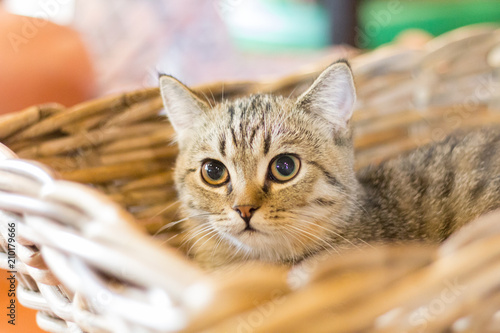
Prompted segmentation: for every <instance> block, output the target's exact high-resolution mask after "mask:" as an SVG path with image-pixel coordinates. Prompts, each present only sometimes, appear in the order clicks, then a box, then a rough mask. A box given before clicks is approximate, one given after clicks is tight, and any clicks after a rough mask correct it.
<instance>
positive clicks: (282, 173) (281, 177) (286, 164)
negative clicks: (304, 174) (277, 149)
mask: <svg viewBox="0 0 500 333" xmlns="http://www.w3.org/2000/svg"><path fill="white" fill-rule="evenodd" d="M299 169H300V160H299V158H298V157H296V156H294V155H278V156H276V157H275V158H274V160H273V161H272V162H271V164H270V165H269V178H270V179H271V180H274V181H276V182H279V183H284V182H287V181H289V180H291V179H293V177H295V176H296V175H297V173H298V172H299Z"/></svg>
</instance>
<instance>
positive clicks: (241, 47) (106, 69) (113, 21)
mask: <svg viewBox="0 0 500 333" xmlns="http://www.w3.org/2000/svg"><path fill="white" fill-rule="evenodd" d="M499 5H500V3H499V1H498V0H469V1H468V0H419V1H416V0H413V1H412V0H359V1H356V0H251V1H250V0H183V1H157V0H141V1H139V0H107V1H98V0H85V1H84V0H0V34H1V35H2V36H4V38H2V39H0V113H5V112H11V111H15V110H19V109H22V108H25V107H28V106H30V105H33V104H38V103H45V102H53V101H55V102H59V103H62V104H64V105H66V106H70V105H73V104H75V103H78V102H81V101H83V100H87V99H90V98H94V97H96V96H102V95H105V94H109V93H112V92H119V91H124V90H131V89H136V88H140V87H146V86H154V85H156V80H157V76H158V72H163V73H168V74H172V75H174V76H176V77H178V78H179V79H180V80H182V81H183V82H185V83H186V84H189V85H197V84H202V83H206V82H213V81H219V80H265V79H268V78H269V79H270V78H276V77H279V76H283V75H285V74H289V73H292V72H294V71H297V70H298V69H300V68H301V66H306V65H307V64H311V63H315V62H317V61H319V60H324V59H332V60H335V59H336V58H339V57H349V56H350V55H352V54H356V53H359V52H363V50H366V49H372V48H375V47H377V46H379V45H382V44H385V43H390V42H392V41H393V40H395V39H398V38H399V37H398V36H401V34H402V33H404V32H405V31H407V30H408V29H412V30H413V31H414V29H419V30H418V31H421V32H420V33H418V34H413V38H411V39H410V43H414V44H416V47H418V44H419V41H420V40H421V39H422V38H423V40H426V38H425V36H426V35H427V34H429V35H433V36H435V35H439V34H442V33H444V32H446V31H449V30H452V29H454V28H457V27H460V26H463V25H468V24H472V23H479V22H499V21H500V6H499ZM423 32H425V33H423ZM415 36H417V37H415ZM5 37H6V38H5Z"/></svg>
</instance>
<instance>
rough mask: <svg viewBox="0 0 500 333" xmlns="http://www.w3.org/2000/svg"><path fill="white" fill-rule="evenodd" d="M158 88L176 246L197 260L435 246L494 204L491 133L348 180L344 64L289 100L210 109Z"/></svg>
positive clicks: (497, 135)
mask: <svg viewBox="0 0 500 333" xmlns="http://www.w3.org/2000/svg"><path fill="white" fill-rule="evenodd" d="M161 89H162V94H163V98H164V102H165V106H166V109H167V113H168V115H169V118H170V120H171V122H172V124H173V126H174V128H175V129H176V131H177V134H178V142H179V147H180V153H179V157H178V161H177V167H176V176H175V178H176V184H177V189H178V192H179V197H180V200H181V202H182V204H183V210H184V213H185V215H186V217H188V219H187V221H186V222H184V225H183V228H184V230H185V231H186V234H187V238H188V239H189V240H190V243H189V245H188V249H189V253H190V254H191V255H193V256H194V257H195V258H196V259H197V260H198V261H199V262H200V263H202V264H203V265H204V266H207V267H217V266H221V265H225V264H228V263H231V262H234V261H240V260H248V259H250V260H264V261H268V262H275V263H295V262H298V261H300V260H302V259H304V258H306V257H308V256H311V255H314V254H316V253H318V252H320V251H331V252H333V251H339V250H340V249H342V248H345V247H349V246H353V245H356V244H357V243H361V242H379V241H387V240H390V241H408V240H417V241H441V240H443V239H445V238H446V237H447V236H448V235H449V234H450V233H451V232H453V231H454V230H456V229H458V228H459V227H461V226H462V225H463V224H465V223H467V222H469V221H471V220H472V219H474V218H475V217H477V216H479V215H481V214H483V213H485V212H487V211H489V210H492V209H494V208H497V207H499V206H500V195H499V191H500V186H499V185H500V154H498V153H497V152H500V150H499V148H500V132H499V131H496V130H494V129H492V130H487V131H483V132H473V133H470V134H468V135H462V136H460V135H459V136H455V137H450V138H449V139H448V140H446V141H444V142H442V143H437V144H433V145H430V146H427V147H423V148H420V149H419V150H417V151H414V152H412V153H409V154H406V155H405V156H401V157H399V158H397V159H394V160H391V161H387V162H385V163H383V164H381V165H380V166H374V167H369V168H367V169H364V170H362V171H360V172H359V173H358V174H357V175H356V174H355V172H354V152H353V143H352V129H351V122H350V118H351V115H352V109H353V104H354V100H355V93H354V84H353V81H352V77H351V72H350V69H349V67H348V65H347V64H346V63H343V62H340V63H337V64H334V65H332V66H330V67H329V68H328V69H327V70H325V72H324V73H323V74H322V75H320V77H319V78H318V79H317V80H316V82H315V83H314V84H313V85H312V86H311V88H310V89H309V90H308V91H307V92H305V93H304V94H303V95H302V96H301V97H299V98H298V100H296V101H295V100H291V99H287V98H283V97H278V96H272V95H254V96H250V97H247V98H242V99H239V100H235V101H224V102H222V103H221V104H218V105H215V106H213V107H211V106H209V105H206V104H205V103H204V102H203V101H201V100H200V99H198V98H197V97H196V96H195V95H194V94H193V93H192V92H191V91H189V90H188V89H187V88H186V87H185V86H183V85H182V84H181V83H179V82H178V81H176V80H175V79H173V78H171V77H168V76H163V77H162V78H161Z"/></svg>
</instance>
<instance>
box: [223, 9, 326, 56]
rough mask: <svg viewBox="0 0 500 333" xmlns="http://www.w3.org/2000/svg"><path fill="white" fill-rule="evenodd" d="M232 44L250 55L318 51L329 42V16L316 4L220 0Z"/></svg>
mask: <svg viewBox="0 0 500 333" xmlns="http://www.w3.org/2000/svg"><path fill="white" fill-rule="evenodd" d="M219 6H220V8H221V9H222V11H221V13H222V17H223V19H224V21H225V22H226V24H227V26H228V30H229V33H230V34H231V36H232V38H233V40H234V41H235V44H236V45H237V46H238V47H239V48H240V49H244V50H251V51H265V52H273V51H284V50H291V49H292V50H297V49H317V48H322V47H325V46H327V45H328V44H329V42H330V23H329V16H328V13H327V12H326V10H324V8H323V7H322V6H321V5H319V4H317V3H315V2H309V1H308V2H300V1H290V0H288V1H287V0H239V1H237V0H220V3H219Z"/></svg>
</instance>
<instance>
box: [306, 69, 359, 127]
mask: <svg viewBox="0 0 500 333" xmlns="http://www.w3.org/2000/svg"><path fill="white" fill-rule="evenodd" d="M355 101H356V89H355V87H354V80H353V76H352V71H351V67H350V66H349V63H348V62H347V61H345V60H342V61H339V62H336V63H334V64H332V65H330V67H328V68H327V69H325V70H324V71H323V73H321V74H320V76H319V77H318V78H317V79H316V81H314V83H313V84H312V85H311V87H310V88H309V89H308V90H307V91H306V92H305V93H303V94H302V95H301V96H300V97H299V98H298V100H297V105H299V107H301V108H303V109H306V110H307V111H309V112H312V113H315V114H317V115H318V116H321V117H322V118H323V119H325V120H327V121H328V122H330V123H331V124H332V125H334V127H335V128H343V129H347V127H348V124H349V120H350V119H351V116H352V112H353V109H354V103H355Z"/></svg>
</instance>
